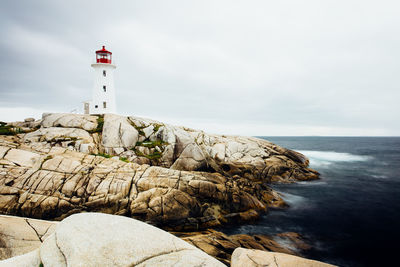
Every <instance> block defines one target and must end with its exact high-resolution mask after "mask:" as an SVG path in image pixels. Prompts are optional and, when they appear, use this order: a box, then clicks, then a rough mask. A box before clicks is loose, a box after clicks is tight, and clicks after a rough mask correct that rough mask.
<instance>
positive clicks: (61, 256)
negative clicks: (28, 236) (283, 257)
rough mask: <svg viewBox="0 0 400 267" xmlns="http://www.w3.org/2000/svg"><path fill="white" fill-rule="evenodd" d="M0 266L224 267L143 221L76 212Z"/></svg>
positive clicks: (2, 262)
mask: <svg viewBox="0 0 400 267" xmlns="http://www.w3.org/2000/svg"><path fill="white" fill-rule="evenodd" d="M0 265H1V266H39V265H43V266H138V267H140V266H225V265H224V264H222V263H221V262H218V261H217V260H215V259H214V258H212V257H211V256H209V255H207V254H206V253H204V252H203V251H201V250H199V249H197V248H196V247H194V246H192V245H190V244H188V243H187V242H185V241H183V240H181V239H179V238H177V237H175V236H173V235H171V234H169V233H167V232H164V231H162V230H160V229H158V228H155V227H153V226H151V225H148V224H145V223H143V222H140V221H137V220H134V219H130V218H126V217H121V216H112V215H107V214H99V213H82V214H76V215H73V216H70V217H68V218H66V219H65V220H63V221H62V222H60V223H59V224H58V225H57V226H56V228H55V231H54V232H53V233H52V234H51V235H49V236H48V237H47V238H46V239H45V240H44V241H43V243H42V244H41V246H40V248H39V249H37V250H35V251H33V252H31V253H28V254H25V255H22V256H19V257H16V258H11V259H8V260H4V261H0Z"/></svg>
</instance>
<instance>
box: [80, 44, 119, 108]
mask: <svg viewBox="0 0 400 267" xmlns="http://www.w3.org/2000/svg"><path fill="white" fill-rule="evenodd" d="M91 66H92V68H93V69H94V84H93V92H92V101H89V102H85V103H84V112H85V114H104V113H117V107H116V103H115V87H114V70H115V68H116V66H115V65H114V64H112V53H111V52H110V51H108V50H106V48H105V46H103V48H102V49H100V50H97V51H96V63H93V64H92V65H91Z"/></svg>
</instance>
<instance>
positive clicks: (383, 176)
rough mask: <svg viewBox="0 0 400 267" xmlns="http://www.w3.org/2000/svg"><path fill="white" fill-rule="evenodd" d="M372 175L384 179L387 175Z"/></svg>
mask: <svg viewBox="0 0 400 267" xmlns="http://www.w3.org/2000/svg"><path fill="white" fill-rule="evenodd" d="M371 176H372V177H374V178H376V179H386V178H387V176H386V175H374V174H373V175H371Z"/></svg>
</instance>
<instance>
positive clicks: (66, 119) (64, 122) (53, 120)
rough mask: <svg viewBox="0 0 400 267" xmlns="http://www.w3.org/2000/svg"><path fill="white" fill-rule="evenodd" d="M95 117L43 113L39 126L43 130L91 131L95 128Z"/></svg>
mask: <svg viewBox="0 0 400 267" xmlns="http://www.w3.org/2000/svg"><path fill="white" fill-rule="evenodd" d="M97 119H98V117H97V116H90V115H82V114H69V113H45V114H43V118H42V122H41V125H42V126H43V127H45V128H49V127H62V128H80V129H83V130H86V131H92V130H94V129H96V128H97Z"/></svg>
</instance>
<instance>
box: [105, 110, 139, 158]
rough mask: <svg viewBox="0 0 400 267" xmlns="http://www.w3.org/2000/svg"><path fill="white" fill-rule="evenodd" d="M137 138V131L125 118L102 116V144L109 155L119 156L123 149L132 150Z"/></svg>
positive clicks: (109, 115) (111, 115)
mask: <svg viewBox="0 0 400 267" xmlns="http://www.w3.org/2000/svg"><path fill="white" fill-rule="evenodd" d="M138 137H139V133H138V131H137V130H136V129H135V127H133V126H132V125H131V124H130V123H129V121H128V119H127V118H126V117H123V116H118V115H114V114H106V115H105V116H104V127H103V136H102V138H103V139H102V140H103V142H102V144H103V146H104V148H105V149H106V152H108V153H109V154H112V153H114V154H120V153H121V152H123V151H125V149H130V148H133V147H134V146H135V145H136V142H137V141H138Z"/></svg>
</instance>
